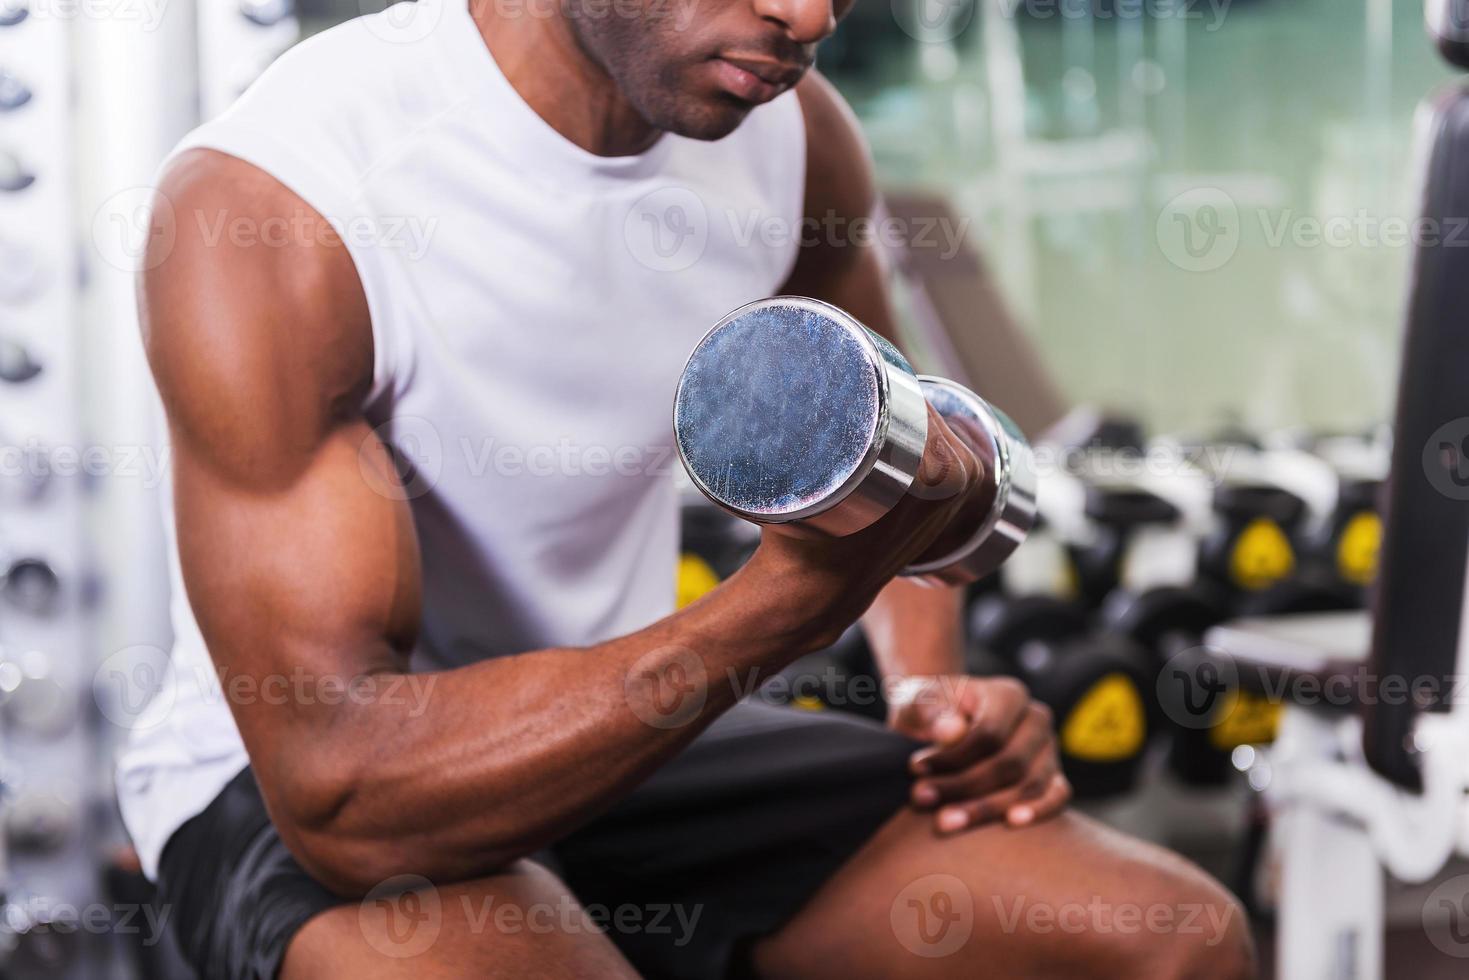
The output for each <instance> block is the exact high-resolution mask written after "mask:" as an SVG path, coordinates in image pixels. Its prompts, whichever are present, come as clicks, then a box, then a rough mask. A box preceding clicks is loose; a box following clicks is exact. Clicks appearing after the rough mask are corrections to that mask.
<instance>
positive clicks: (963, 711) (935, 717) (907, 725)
mask: <svg viewBox="0 0 1469 980" xmlns="http://www.w3.org/2000/svg"><path fill="white" fill-rule="evenodd" d="M967 680H968V678H962V677H961V678H954V677H948V676H943V677H908V678H904V679H902V680H901V681H899V682H898V683H896V684H894V685H893V686H892V690H891V692H890V693H889V695H888V701H889V704H890V705H891V706H892V707H893V709H895V710H894V714H893V721H892V727H893V728H894V729H896V730H897V731H900V732H902V733H903V734H905V735H908V736H910V737H912V738H916V739H919V740H921V741H925V742H938V743H940V744H943V745H949V744H952V743H954V742H956V741H958V740H959V739H961V738H963V737H964V735H965V733H966V732H968V731H969V716H968V711H969V703H968V702H969V699H968V698H966V697H965V693H964V690H963V683H964V682H965V681H967Z"/></svg>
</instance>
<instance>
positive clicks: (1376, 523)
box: [1336, 510, 1382, 585]
mask: <svg viewBox="0 0 1469 980" xmlns="http://www.w3.org/2000/svg"><path fill="white" fill-rule="evenodd" d="M1381 547H1382V518H1380V517H1378V516H1377V515H1376V514H1374V513H1373V512H1372V511H1370V510H1364V511H1363V512H1362V513H1360V514H1356V515H1353V517H1352V519H1351V520H1349V521H1347V524H1346V527H1344V528H1342V530H1341V538H1340V539H1338V540H1337V543H1336V569H1337V572H1338V573H1340V575H1341V577H1342V578H1344V579H1346V580H1347V581H1348V582H1351V583H1352V584H1353V585H1366V584H1368V583H1369V582H1371V581H1372V579H1373V578H1375V577H1376V576H1377V553H1378V551H1379V549H1381Z"/></svg>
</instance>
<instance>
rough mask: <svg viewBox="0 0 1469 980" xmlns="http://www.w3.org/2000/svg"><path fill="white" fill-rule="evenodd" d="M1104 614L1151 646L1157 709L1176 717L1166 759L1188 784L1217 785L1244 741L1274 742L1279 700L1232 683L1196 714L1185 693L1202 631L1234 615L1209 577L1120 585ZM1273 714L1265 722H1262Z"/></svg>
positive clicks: (1118, 627) (1110, 623)
mask: <svg viewBox="0 0 1469 980" xmlns="http://www.w3.org/2000/svg"><path fill="white" fill-rule="evenodd" d="M1102 615H1103V618H1104V620H1105V621H1106V622H1107V624H1108V626H1109V627H1110V628H1111V629H1113V630H1116V631H1117V632H1119V633H1122V634H1124V635H1126V636H1129V637H1131V638H1132V639H1133V640H1134V641H1136V642H1137V643H1138V644H1139V645H1140V646H1141V647H1143V648H1144V649H1145V650H1147V651H1148V654H1149V662H1150V666H1151V671H1152V676H1153V677H1154V678H1156V682H1155V684H1154V687H1153V691H1154V692H1155V695H1156V697H1157V700H1158V704H1159V711H1160V713H1161V714H1162V715H1163V716H1164V717H1165V718H1166V719H1169V720H1171V721H1173V722H1180V721H1184V720H1187V721H1188V724H1172V725H1169V728H1170V741H1169V746H1168V767H1169V769H1171V770H1172V771H1173V773H1174V774H1175V775H1176V776H1177V777H1178V778H1179V779H1180V780H1181V781H1182V782H1183V783H1185V784H1187V785H1190V786H1218V785H1220V784H1222V783H1224V782H1226V781H1227V780H1228V779H1229V777H1230V773H1231V772H1232V771H1233V769H1232V763H1231V759H1230V754H1231V752H1232V751H1233V750H1234V749H1235V748H1236V747H1237V746H1239V745H1241V744H1247V743H1248V744H1257V743H1269V742H1272V741H1274V739H1275V730H1274V720H1275V715H1276V714H1277V713H1278V708H1267V707H1265V706H1264V705H1263V704H1260V705H1257V704H1256V701H1263V699H1259V698H1257V697H1256V696H1255V695H1253V694H1251V693H1248V692H1240V691H1232V692H1230V695H1229V700H1228V703H1220V704H1217V705H1216V704H1210V705H1208V710H1209V711H1210V712H1211V714H1210V716H1209V717H1205V718H1196V716H1195V709H1193V708H1190V707H1188V706H1187V705H1186V703H1185V699H1187V698H1189V697H1191V696H1193V694H1194V692H1192V691H1190V690H1188V689H1187V687H1186V685H1187V684H1189V683H1191V680H1190V679H1191V678H1193V677H1194V674H1195V671H1194V669H1193V664H1192V663H1191V662H1189V657H1190V656H1191V654H1193V653H1197V654H1198V655H1200V656H1202V655H1203V653H1204V652H1203V650H1202V644H1203V642H1204V639H1203V638H1204V634H1205V633H1206V632H1207V631H1208V630H1209V629H1210V628H1211V627H1214V626H1217V625H1218V624H1219V623H1222V622H1224V621H1225V620H1226V619H1228V618H1230V607H1229V603H1228V602H1227V600H1226V598H1225V597H1224V595H1222V594H1221V593H1220V592H1218V591H1217V590H1215V589H1211V588H1210V587H1209V586H1208V585H1207V584H1203V583H1194V584H1193V585H1189V586H1165V587H1161V588H1156V589H1149V590H1148V591H1146V592H1143V593H1141V594H1139V595H1136V596H1133V595H1127V594H1125V593H1117V594H1116V595H1114V596H1112V597H1110V598H1109V599H1108V601H1107V604H1106V605H1105V606H1104V608H1103V611H1102ZM1267 716H1268V724H1267V723H1265V722H1266V720H1267Z"/></svg>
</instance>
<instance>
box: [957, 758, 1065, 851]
mask: <svg viewBox="0 0 1469 980" xmlns="http://www.w3.org/2000/svg"><path fill="white" fill-rule="evenodd" d="M1055 775H1056V768H1055V765H1054V762H1053V761H1051V760H1050V759H1046V760H1043V761H1041V762H1039V763H1038V764H1037V766H1036V767H1035V769H1034V771H1033V772H1032V774H1031V775H1030V776H1029V777H1027V778H1026V779H1025V780H1024V781H1023V782H1021V783H1020V784H1019V785H1018V786H1015V787H1012V788H1010V789H1006V790H1001V791H1000V792H998V793H991V794H989V795H987V796H983V797H980V798H978V799H972V800H964V801H962V802H957V803H948V804H945V805H944V806H942V807H940V808H939V809H938V812H937V813H936V814H935V815H934V825H935V826H936V827H937V828H938V831H939V833H941V834H954V833H959V832H960V831H963V830H968V829H970V828H972V827H978V826H980V825H981V824H986V823H990V822H992V821H995V820H1000V819H1003V818H1005V816H1006V814H1008V813H1009V812H1010V810H1011V809H1013V808H1015V807H1017V806H1020V805H1034V804H1032V803H1031V802H1030V801H1032V800H1040V799H1042V798H1043V797H1044V796H1045V794H1046V792H1047V791H1048V788H1049V785H1050V783H1051V781H1052V779H1053V777H1054V776H1055Z"/></svg>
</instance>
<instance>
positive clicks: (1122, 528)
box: [1069, 485, 1180, 607]
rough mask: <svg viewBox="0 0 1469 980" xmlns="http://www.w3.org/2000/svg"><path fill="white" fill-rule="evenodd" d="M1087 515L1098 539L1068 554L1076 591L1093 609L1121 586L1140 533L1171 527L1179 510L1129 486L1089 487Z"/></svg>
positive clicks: (1161, 499)
mask: <svg viewBox="0 0 1469 980" xmlns="http://www.w3.org/2000/svg"><path fill="white" fill-rule="evenodd" d="M1085 513H1086V516H1087V518H1088V519H1089V520H1090V521H1091V522H1092V525H1093V526H1094V527H1095V528H1096V536H1095V539H1094V540H1093V541H1092V542H1090V543H1088V544H1086V545H1072V546H1071V547H1070V549H1069V551H1070V553H1071V561H1072V566H1073V567H1074V569H1075V571H1076V584H1077V591H1078V592H1079V593H1080V595H1081V597H1082V599H1083V600H1084V601H1085V602H1086V603H1087V604H1088V605H1091V606H1094V607H1095V606H1100V605H1101V604H1102V603H1103V602H1104V601H1105V600H1106V597H1107V596H1108V595H1110V594H1111V593H1112V592H1113V591H1115V590H1116V589H1117V588H1118V586H1120V585H1121V583H1122V573H1123V564H1124V560H1125V558H1126V555H1127V546H1128V544H1129V543H1130V542H1131V541H1132V539H1133V535H1134V534H1135V533H1136V532H1137V530H1138V529H1139V528H1143V527H1147V526H1149V525H1160V524H1161V525H1171V524H1174V523H1176V522H1177V521H1178V519H1179V517H1180V514H1179V511H1178V508H1177V507H1175V506H1174V505H1173V504H1171V503H1169V502H1168V501H1166V500H1164V499H1163V498H1162V497H1160V496H1158V495H1157V494H1155V493H1151V492H1149V491H1147V490H1143V489H1141V488H1138V487H1127V486H1098V485H1092V486H1088V487H1087V488H1086V504H1085Z"/></svg>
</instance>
